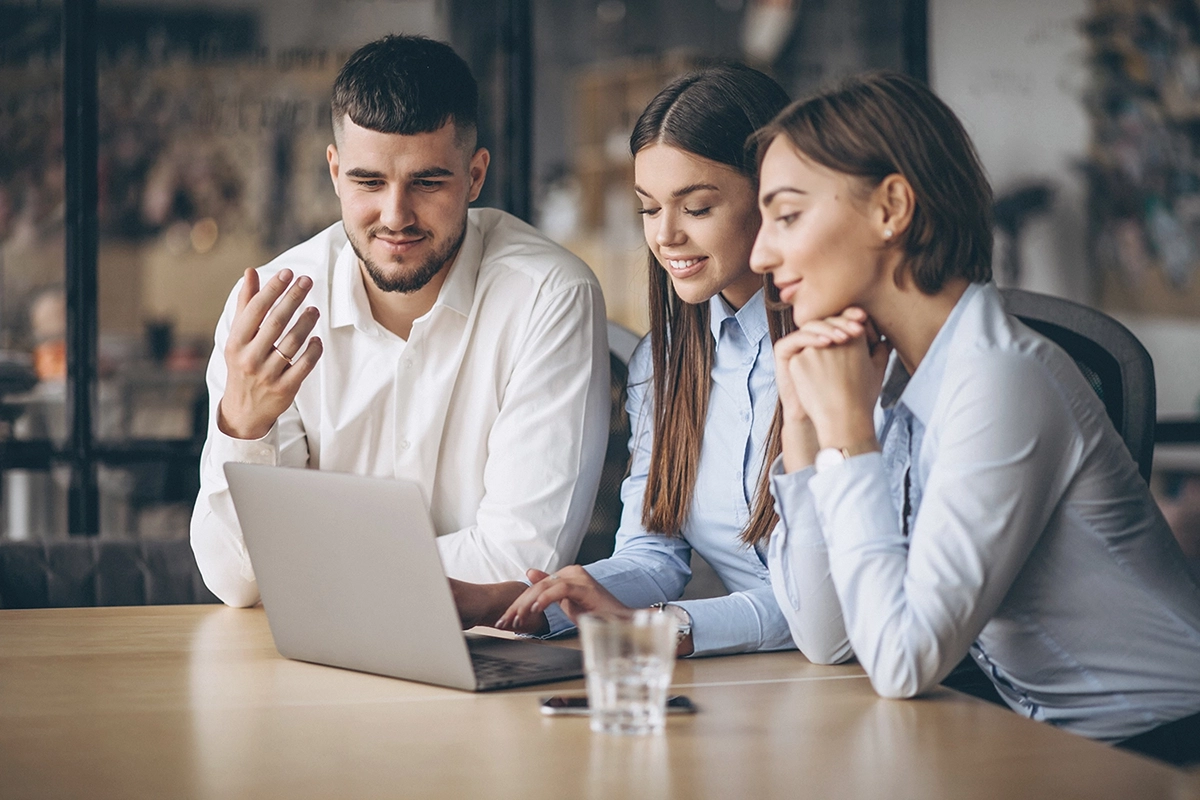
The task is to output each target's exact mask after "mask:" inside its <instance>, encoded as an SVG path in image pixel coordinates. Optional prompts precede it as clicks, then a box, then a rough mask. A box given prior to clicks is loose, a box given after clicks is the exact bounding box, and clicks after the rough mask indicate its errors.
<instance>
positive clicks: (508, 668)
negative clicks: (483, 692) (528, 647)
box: [471, 651, 546, 683]
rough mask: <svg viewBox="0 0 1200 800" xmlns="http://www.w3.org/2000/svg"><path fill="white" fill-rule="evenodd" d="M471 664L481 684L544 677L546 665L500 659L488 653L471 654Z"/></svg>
mask: <svg viewBox="0 0 1200 800" xmlns="http://www.w3.org/2000/svg"><path fill="white" fill-rule="evenodd" d="M471 664H472V665H474V667H475V678H476V680H478V681H479V682H480V683H500V682H505V681H508V680H519V679H521V678H526V677H534V676H537V675H543V674H545V672H546V665H545V664H542V663H539V662H537V661H521V660H518V659H515V658H498V657H497V656H492V655H488V654H487V653H476V652H474V651H472V652H471Z"/></svg>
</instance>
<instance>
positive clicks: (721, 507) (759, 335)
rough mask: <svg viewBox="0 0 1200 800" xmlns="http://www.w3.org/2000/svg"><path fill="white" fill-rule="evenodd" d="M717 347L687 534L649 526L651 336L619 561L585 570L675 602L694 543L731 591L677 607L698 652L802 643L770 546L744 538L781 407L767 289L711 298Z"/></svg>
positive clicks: (563, 623)
mask: <svg viewBox="0 0 1200 800" xmlns="http://www.w3.org/2000/svg"><path fill="white" fill-rule="evenodd" d="M709 316H710V323H711V329H712V335H713V338H714V340H715V341H716V352H715V355H714V359H713V368H712V390H711V391H710V393H709V399H708V416H707V419H706V423H705V428H704V440H703V443H702V445H701V450H700V464H699V468H698V470H697V474H696V488H695V491H694V492H693V495H692V507H691V511H690V513H689V514H688V517H687V521H686V523H685V524H684V526H683V530H682V531H680V532H679V533H680V535H679V536H664V535H662V534H657V533H649V532H647V531H646V530H645V529H644V528H643V527H642V521H641V520H642V499H643V496H644V494H645V490H646V477H647V473H648V470H649V465H650V448H651V444H652V441H651V440H652V436H653V411H652V408H653V399H654V398H653V388H652V384H651V373H652V363H651V362H652V359H651V355H650V347H649V339H648V338H647V339H643V340H642V342H641V344H640V345H638V348H637V350H636V351H635V352H634V354H633V358H632V359H631V360H630V362H629V392H628V402H627V404H626V407H627V408H628V410H629V418H630V420H631V428H632V431H633V434H632V437H631V440H630V455H631V459H632V461H631V465H630V474H629V477H627V478H626V479H625V482H624V484H622V486H621V499H622V501H623V502H624V509H623V510H622V514H621V526H620V528H619V529H618V531H617V536H616V547H615V550H614V552H613V555H612V557H611V558H606V559H603V560H601V561H597V562H595V563H593V564H589V565H587V567H586V569H587V571H588V572H589V573H591V575H592V576H593V577H594V578H596V580H597V581H599V582H600V583H601V585H603V586H604V587H605V588H606V589H608V591H610V592H612V593H613V594H614V595H615V596H616V597H617V599H618V600H620V601H621V602H622V603H624V604H625V605H627V606H630V607H634V608H642V607H646V606H649V605H650V604H652V603H657V602H665V601H675V600H677V599H678V598H679V597H680V596H681V595H682V594H683V590H684V587H685V586H686V585H687V582H688V580H689V579H690V578H691V568H690V566H689V561H690V558H691V551H692V549H693V548H695V550H696V552H698V553H699V554H700V555H701V556H703V557H704V559H705V560H706V561H707V562H708V563H709V564H711V565H712V567H713V569H714V570H715V571H716V573H717V575H718V576H719V577H720V578H721V581H722V582H723V583H724V584H725V586H726V588H728V589H729V591H730V594H729V595H727V596H724V597H715V598H709V599H704V600H686V601H682V602H679V603H678V605H680V606H682V607H684V608H686V609H687V611H688V613H689V614H691V616H692V642H693V647H694V654H695V655H706V654H713V653H736V652H746V651H754V650H780V649H786V648H790V647H794V644H793V643H792V639H791V636H790V635H789V632H788V625H787V620H786V619H785V618H784V616H783V614H782V612H781V611H780V610H779V606H778V604H777V603H776V602H775V597H774V595H773V593H772V590H771V585H770V577H769V573H768V571H767V566H766V555H765V552H762V551H760V550H757V549H755V548H753V547H750V546H748V545H746V544H745V543H744V542H742V540H741V532H742V529H743V528H744V527H745V526H746V524H747V522H748V521H749V519H750V511H751V509H752V508H753V505H754V496H755V492H756V491H757V489H758V480H759V476H760V474H761V472H762V469H763V468H764V465H763V457H764V450H765V447H766V441H767V435H768V433H769V431H770V428H771V419H772V417H773V416H774V413H775V405H776V391H775V368H774V363H775V362H774V356H773V354H772V343H771V337H770V334H769V332H768V330H767V315H766V310H765V307H764V305H763V293H762V292H761V291H759V292H758V293H757V294H756V295H754V297H752V298H751V299H750V300H749V301H748V302H747V303H746V304H745V305H744V306H743V307H742V308H741V309H739V310H738V311H737V312H736V313H735V312H733V311H732V309H730V308H729V306H728V305H726V303H725V301H724V300H723V299H721V297H720V295H718V296H716V297H714V298H712V300H710V301H709ZM546 616H547V618H548V619H549V621H550V626H551V633H552V634H554V633H559V632H561V631H563V630H566V629H568V628H569V627H571V623H570V620H568V619H567V617H566V615H565V614H563V613H562V611H561V610H559V608H558V607H557V606H551V607H550V608H549V609H547V611H546Z"/></svg>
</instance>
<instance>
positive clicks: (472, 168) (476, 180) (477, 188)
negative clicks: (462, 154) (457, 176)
mask: <svg viewBox="0 0 1200 800" xmlns="http://www.w3.org/2000/svg"><path fill="white" fill-rule="evenodd" d="M490 163H492V154H491V153H489V152H488V151H487V148H486V147H480V148H479V149H478V150H476V151H475V154H474V155H472V156H471V161H470V163H469V164H468V165H467V175H469V176H470V178H471V190H470V192H469V193H468V195H467V201H468V202H475V200H477V199H478V198H479V193H480V192H481V191H483V182H484V180H486V179H487V171H488V164H490Z"/></svg>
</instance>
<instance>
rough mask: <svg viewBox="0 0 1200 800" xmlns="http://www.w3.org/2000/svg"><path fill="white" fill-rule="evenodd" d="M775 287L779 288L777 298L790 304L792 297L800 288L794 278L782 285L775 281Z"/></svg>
mask: <svg viewBox="0 0 1200 800" xmlns="http://www.w3.org/2000/svg"><path fill="white" fill-rule="evenodd" d="M775 288H776V289H778V290H779V300H780V301H781V302H784V303H787V304H789V305H791V302H792V298H793V297H794V296H795V295H796V292H797V291H799V289H800V281H798V280H795V281H792V282H791V283H785V284H783V285H780V284H778V283H776V284H775Z"/></svg>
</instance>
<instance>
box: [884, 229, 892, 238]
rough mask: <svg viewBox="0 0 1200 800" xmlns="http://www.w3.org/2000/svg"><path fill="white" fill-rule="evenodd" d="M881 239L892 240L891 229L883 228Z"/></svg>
mask: <svg viewBox="0 0 1200 800" xmlns="http://www.w3.org/2000/svg"><path fill="white" fill-rule="evenodd" d="M883 238H885V239H890V238H892V229H891V228H884V229H883Z"/></svg>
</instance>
